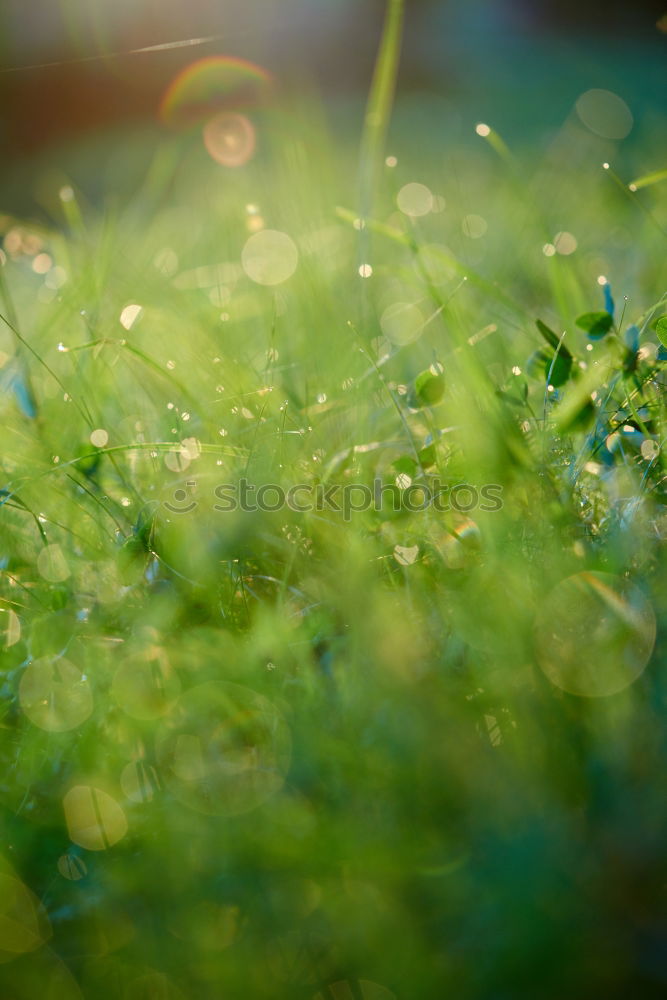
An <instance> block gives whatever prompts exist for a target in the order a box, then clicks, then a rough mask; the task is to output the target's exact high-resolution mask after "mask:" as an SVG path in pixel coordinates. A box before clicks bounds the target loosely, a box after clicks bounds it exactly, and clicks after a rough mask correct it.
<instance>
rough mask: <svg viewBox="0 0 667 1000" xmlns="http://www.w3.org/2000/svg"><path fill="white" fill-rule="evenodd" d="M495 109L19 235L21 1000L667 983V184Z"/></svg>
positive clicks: (13, 985) (81, 204) (12, 497)
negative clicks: (454, 136) (483, 116)
mask: <svg viewBox="0 0 667 1000" xmlns="http://www.w3.org/2000/svg"><path fill="white" fill-rule="evenodd" d="M474 124H475V123H474V122H471V123H470V134H471V137H472V139H471V142H470V143H467V142H466V143H463V144H462V145H461V146H460V147H456V148H451V147H447V148H444V146H443V148H441V149H435V148H434V146H437V140H436V139H434V137H433V135H432V134H429V135H423V136H422V133H421V132H420V130H419V128H418V127H417V126H415V128H414V129H404V128H402V127H400V118H399V127H397V128H396V129H395V130H394V132H393V134H392V135H391V140H390V143H391V144H390V148H389V152H390V153H391V154H395V157H396V161H394V160H390V161H388V163H387V164H386V165H383V166H382V165H381V169H380V172H379V175H378V181H377V184H376V187H375V190H374V193H373V199H374V209H373V217H372V218H369V219H367V220H365V222H364V223H361V222H359V221H358V220H356V217H355V215H356V213H355V209H354V204H355V198H356V194H355V191H356V187H355V166H354V159H355V154H354V150H353V149H352V148H351V146H350V144H348V143H347V141H345V142H341V141H340V137H339V136H338V135H337V133H336V132H335V131H334V130H332V129H331V128H330V127H329V124H328V123H327V122H326V120H325V119H324V116H323V115H322V114H321V113H320V112H319V110H318V109H317V107H315V106H313V104H311V103H309V102H304V106H303V107H299V106H298V105H296V104H295V105H294V106H293V107H291V109H290V112H289V113H287V112H279V111H274V112H272V113H268V114H266V115H265V116H264V117H263V118H258V121H257V127H258V130H259V135H260V138H261V144H260V149H261V151H260V155H259V156H258V158H257V159H256V160H255V161H254V162H253V163H251V164H249V165H248V166H247V167H245V168H243V170H240V171H234V170H224V169H221V168H220V167H219V166H217V165H216V164H213V163H212V162H208V161H207V160H206V158H205V153H204V151H203V148H202V147H201V146H200V142H199V137H198V136H185V137H177V138H175V139H173V140H171V141H169V142H164V143H162V144H160V145H159V146H158V147H156V148H155V150H154V155H153V159H152V164H151V167H150V170H149V171H148V173H147V175H146V179H145V183H144V185H143V187H142V188H141V189H140V190H139V191H137V192H136V193H135V195H134V197H132V198H130V199H120V198H117V199H115V200H114V197H113V192H110V196H109V198H108V200H107V202H106V203H105V207H104V209H103V210H101V211H97V210H95V209H93V208H91V207H90V206H88V205H87V204H86V199H85V194H84V193H83V190H82V189H81V187H80V186H79V185H78V184H77V183H76V181H75V180H72V179H69V180H68V179H61V180H60V181H59V182H58V183H55V184H53V183H52V182H49V183H52V186H49V184H48V183H46V182H45V185H44V190H43V199H44V204H45V206H46V207H47V208H48V209H49V210H50V211H51V213H52V216H53V225H51V226H44V227H41V228H38V227H35V226H31V225H30V224H27V223H25V222H22V221H21V220H19V219H15V218H12V217H10V216H5V217H3V220H2V231H3V238H4V243H3V245H4V256H3V266H2V269H1V270H0V274H1V276H2V298H3V305H2V313H3V317H4V323H3V329H2V331H1V333H0V350H1V351H2V355H1V356H0V361H1V362H2V374H3V376H5V375H6V376H7V377H6V378H4V381H3V394H2V397H1V406H2V419H3V431H4V436H3V448H2V453H1V457H0V463H1V468H2V488H3V489H2V496H1V498H0V499H1V501H2V519H1V520H0V557H1V558H2V569H1V571H0V605H1V607H0V625H1V626H2V629H3V632H2V647H3V648H2V652H1V653H0V669H1V671H2V672H1V675H0V677H1V682H2V695H3V697H2V719H1V727H0V756H1V759H2V762H3V764H4V767H3V768H2V778H1V779H0V806H1V813H0V816H1V823H2V834H3V836H2V843H3V847H2V857H3V859H4V860H3V863H2V869H1V871H0V963H2V964H0V982H1V983H2V987H3V989H2V993H3V996H8V997H12V998H21V1000H24V998H25V1000H27V998H29V997H30V998H32V997H34V996H38V995H40V996H42V995H44V996H47V997H50V998H51V997H52V998H53V1000H56V998H57V1000H63V998H64V1000H69V998H79V997H81V996H83V997H86V998H93V997H95V998H97V997H114V998H115V997H119V998H128V1000H129V998H132V1000H135V998H137V1000H138V998H141V1000H144V998H160V1000H163V998H169V1000H176V998H183V997H186V998H195V997H196V998H209V997H210V998H213V997H218V996H221V997H231V998H237V997H238V998H240V997H249V998H257V1000H261V998H267V1000H275V998H281V997H285V998H288V997H289V998H290V1000H292V998H301V997H303V998H304V1000H320V998H322V1000H324V998H326V1000H348V998H354V1000H360V998H363V1000H391V998H392V997H395V998H397V1000H403V998H406V1000H407V998H419V1000H422V998H423V1000H429V998H434V1000H435V998H441V997H443V996H446V995H449V994H450V993H451V994H452V995H453V994H454V993H455V994H456V996H457V997H460V998H464V1000H465V998H471V1000H472V998H491V997H493V998H498V1000H501V998H510V997H511V998H519V997H531V998H534V997H544V998H551V997H553V998H556V997H558V998H560V997H562V996H564V995H572V996H577V997H588V996H598V995H605V996H608V997H619V998H620V997H628V996H642V997H653V996H655V997H660V996H663V995H664V990H665V982H667V958H666V952H665V943H666V942H665V904H666V899H665V879H664V869H665V850H664V839H665V821H666V813H665V807H664V801H663V800H664V795H663V792H662V774H663V772H664V769H665V765H666V764H667V740H666V737H665V727H664V723H663V718H664V708H665V699H666V697H667V687H666V685H665V676H664V665H665V661H664V659H663V655H664V641H665V640H664V635H665V620H666V614H667V576H666V574H665V560H664V548H663V546H664V544H665V537H666V535H667V520H666V518H665V510H664V499H665V497H664V478H665V477H664V457H663V446H664V434H665V395H664V384H665V383H664V360H663V359H662V355H661V353H660V350H659V338H662V335H663V324H664V314H665V313H667V304H666V300H665V294H664V287H662V285H661V282H663V281H664V270H663V260H664V232H663V231H662V227H664V225H665V222H666V219H665V203H664V192H663V188H661V187H660V185H658V184H657V185H655V186H652V187H647V188H646V190H641V191H639V192H634V193H633V192H629V191H628V190H627V189H625V190H622V187H623V185H620V186H619V185H617V184H615V183H614V182H613V179H612V178H611V177H610V176H609V174H608V173H607V172H605V171H603V170H602V169H601V168H600V164H601V162H602V160H603V158H605V157H609V156H610V149H612V151H613V144H611V145H610V142H609V140H605V139H603V138H600V137H598V136H594V135H592V134H591V133H590V132H587V131H586V130H585V129H584V128H583V126H582V125H581V123H579V122H578V121H577V120H576V119H575V118H574V117H573V118H571V119H569V120H568V121H567V122H566V123H565V125H564V127H563V129H562V130H561V132H560V133H559V134H558V136H556V137H554V138H553V139H552V141H551V143H550V144H549V145H548V147H547V148H545V149H543V150H542V151H541V154H540V156H539V157H538V156H534V157H530V156H527V157H526V158H525V159H521V160H520V161H519V162H518V163H516V162H514V161H513V160H512V159H511V158H510V159H509V160H508V159H507V158H500V159H499V158H498V157H497V156H496V154H495V152H494V148H493V147H491V146H489V145H488V144H485V143H484V141H483V138H478V137H476V136H474ZM422 137H423V139H424V144H425V145H427V146H428V148H429V150H431V149H432V150H433V152H432V153H431V152H430V153H429V155H428V156H427V157H425V156H424V155H423V153H422V147H421V138H422ZM474 139H476V141H477V145H473V144H472V140H474ZM649 152H650V151H649ZM116 155H117V156H118V157H119V158H120V160H122V152H120V153H117V154H116ZM635 155H636V156H637V157H640V156H641V153H640V152H636V154H635ZM648 166H650V164H648V163H647V168H648ZM414 182H418V183H419V184H422V185H424V187H426V188H427V191H428V192H429V193H430V194H431V195H432V200H431V203H430V207H429V208H427V210H426V211H425V212H423V213H422V211H421V208H419V210H418V212H415V214H413V215H409V214H406V213H405V211H400V210H399V208H398V205H399V204H403V205H404V206H405V204H406V197H407V196H405V197H403V198H402V199H401V198H399V194H400V192H401V191H403V190H404V188H405V186H406V185H408V184H413V183H414ZM84 187H85V184H84ZM413 193H414V192H413ZM421 196H422V200H423V192H421ZM407 205H408V208H409V205H410V200H409V198H408V199H407ZM480 220H481V222H480ZM481 223H484V226H482V225H481ZM274 231H277V232H280V233H283V234H287V235H288V236H289V238H290V240H291V241H293V244H294V245H295V247H296V249H297V253H298V265H297V266H296V270H295V271H294V273H293V274H291V275H289V276H288V277H286V278H285V280H282V276H283V273H284V269H285V256H284V247H285V246H286V245H288V244H285V243H284V242H283V243H282V244H280V246H281V247H282V250H281V252H280V253H278V255H277V256H276V254H275V252H274V251H273V250H272V244H271V237H269V240H268V242H267V240H266V237H262V240H260V243H259V244H257V243H255V244H254V246H255V247H257V246H259V248H260V251H261V253H263V254H264V255H265V256H264V257H263V267H264V268H265V270H264V271H263V272H262V273H264V274H265V275H267V274H268V276H269V278H271V276H272V275H278V276H279V277H280V278H281V280H280V281H279V282H277V283H276V284H267V285H264V284H258V283H257V282H256V281H253V280H252V278H251V277H250V276H249V271H251V272H252V270H253V268H252V266H250V267H249V266H248V263H247V261H248V256H247V245H248V240H249V239H250V238H256V237H257V236H258V235H261V234H267V233H269V234H270V233H273V232H274ZM565 237H567V239H565ZM275 245H276V244H275V243H274V244H273V246H275ZM244 248H246V253H245V254H244ZM262 248H263V249H262ZM611 290H613V291H614V293H615V294H616V299H617V303H616V304H615V305H614V303H613V300H612V296H611ZM545 344H546V347H545ZM536 352H537V353H536ZM529 359H532V360H530V361H529ZM26 399H28V400H30V401H31V404H30V405H29V406H28V405H26V403H25V401H26ZM243 479H245V480H247V481H248V482H250V483H251V484H252V485H253V486H254V487H255V489H256V490H258V489H259V488H260V487H262V486H265V487H268V486H270V485H272V484H274V485H276V486H280V487H281V488H282V489H283V490H284V491H287V490H288V489H289V488H290V486H292V485H294V484H297V483H302V484H306V485H308V486H310V487H312V488H316V487H322V488H330V487H333V486H339V487H341V488H342V487H344V486H350V485H351V484H362V485H366V486H368V487H369V488H370V486H372V484H373V483H374V482H376V481H379V482H380V483H382V484H383V485H385V486H387V487H388V488H389V490H390V492H391V491H393V493H392V495H393V496H394V497H395V498H397V504H396V507H397V509H396V510H391V511H390V510H387V509H383V510H374V509H368V510H364V511H358V512H356V513H352V514H351V516H350V517H346V516H345V512H344V511H338V512H337V511H335V510H328V509H323V510H319V511H318V510H316V511H312V512H310V513H303V512H299V511H298V510H294V509H288V508H286V507H282V508H280V509H277V510H269V509H267V510H264V511H261V510H258V511H243V510H239V509H236V510H232V511H229V510H227V511H221V510H219V509H216V503H217V501H219V500H220V499H221V497H220V494H219V493H218V492H216V491H218V490H219V489H220V487H221V486H224V485H225V484H227V485H237V484H239V483H240V482H241V480H243ZM464 484H468V485H469V486H470V487H472V488H473V490H474V491H475V495H478V494H480V493H481V491H482V489H483V488H485V487H489V486H494V487H495V488H496V496H499V497H500V498H501V501H502V505H501V506H500V509H497V508H498V504H496V505H491V509H484V508H483V505H482V504H480V503H479V502H477V503H473V505H472V507H471V508H469V506H468V503H467V501H465V502H461V503H460V504H459V509H455V508H454V509H435V507H433V506H431V507H428V508H427V509H425V510H414V509H412V510H411V509H410V508H409V505H408V504H406V503H404V502H403V501H404V500H405V497H406V495H407V491H408V489H409V488H412V487H415V486H417V487H421V488H422V489H424V490H425V489H427V488H428V489H435V488H436V487H442V486H446V487H447V488H448V489H450V490H452V489H453V487H456V486H462V485H464ZM461 495H462V494H461Z"/></svg>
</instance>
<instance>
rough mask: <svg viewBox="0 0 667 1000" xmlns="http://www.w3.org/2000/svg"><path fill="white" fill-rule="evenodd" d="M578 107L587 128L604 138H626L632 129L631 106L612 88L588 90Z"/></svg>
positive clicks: (580, 99) (580, 98)
mask: <svg viewBox="0 0 667 1000" xmlns="http://www.w3.org/2000/svg"><path fill="white" fill-rule="evenodd" d="M576 109H577V114H578V115H579V118H580V119H581V121H582V122H583V123H584V125H585V126H586V128H589V129H590V130H591V132H595V134H596V135H599V136H601V137H602V138H603V139H625V137H626V136H627V135H629V134H630V132H631V131H632V126H633V118H632V112H631V111H630V108H629V107H628V106H627V104H626V103H625V101H624V100H623V99H622V98H621V97H619V96H618V95H617V94H613V93H612V92H611V90H598V89H594V90H587V91H586V92H585V93H584V94H582V95H581V97H579V98H578V100H577V103H576Z"/></svg>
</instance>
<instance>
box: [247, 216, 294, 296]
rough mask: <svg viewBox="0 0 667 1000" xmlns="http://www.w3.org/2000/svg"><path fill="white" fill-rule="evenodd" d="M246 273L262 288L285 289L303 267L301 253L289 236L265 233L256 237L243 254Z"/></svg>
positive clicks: (248, 243) (262, 232)
mask: <svg viewBox="0 0 667 1000" xmlns="http://www.w3.org/2000/svg"><path fill="white" fill-rule="evenodd" d="M241 263H242V264H243V270H244V271H245V273H246V274H247V275H248V277H249V278H250V279H251V280H252V281H254V282H256V284H258V285H281V284H282V283H283V282H284V281H287V279H288V278H291V277H292V275H293V274H294V272H295V271H296V269H297V265H298V263H299V251H298V250H297V248H296V244H295V243H294V240H293V239H292V238H291V237H290V236H288V235H287V233H281V232H278V231H277V230H276V229H263V230H262V231H261V232H259V233H254V235H253V236H251V237H250V239H249V240H248V241H247V243H246V244H245V246H244V247H243V251H242V253H241Z"/></svg>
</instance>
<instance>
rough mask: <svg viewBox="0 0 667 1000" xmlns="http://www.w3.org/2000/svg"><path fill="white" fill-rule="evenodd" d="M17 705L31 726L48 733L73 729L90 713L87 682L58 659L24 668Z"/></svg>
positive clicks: (36, 661)
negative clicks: (18, 703) (18, 704)
mask: <svg viewBox="0 0 667 1000" xmlns="http://www.w3.org/2000/svg"><path fill="white" fill-rule="evenodd" d="M19 702H20V705H21V709H22V710H23V712H24V713H25V715H26V716H27V717H28V719H29V720H30V721H31V722H32V724H33V725H34V726H37V728H38V729H43V730H45V731H46V732H48V733H64V732H68V731H69V730H70V729H76V728H77V726H80V725H81V724H82V723H83V722H85V721H86V719H87V718H88V717H89V716H90V715H91V713H92V711H93V694H92V690H91V686H90V682H89V681H88V679H87V678H86V677H85V676H84V675H83V674H82V673H81V671H80V670H79V668H78V667H76V666H75V665H74V664H73V663H70V661H69V660H67V659H65V657H62V656H61V657H51V656H43V657H41V658H40V659H37V660H33V662H32V663H29V664H28V666H27V667H26V668H25V670H24V671H23V674H22V675H21V680H20V682H19Z"/></svg>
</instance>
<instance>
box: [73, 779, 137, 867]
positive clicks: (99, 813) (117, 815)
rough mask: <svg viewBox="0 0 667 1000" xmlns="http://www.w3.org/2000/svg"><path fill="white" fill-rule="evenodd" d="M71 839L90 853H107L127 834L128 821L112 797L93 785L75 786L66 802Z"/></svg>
mask: <svg viewBox="0 0 667 1000" xmlns="http://www.w3.org/2000/svg"><path fill="white" fill-rule="evenodd" d="M63 810H64V813H65V821H66V823H67V832H68V833H69V837H70V840H71V841H72V843H74V844H78V845H79V847H84V848H85V849H86V850H88V851H105V850H107V849H108V848H109V847H112V846H113V845H114V844H116V843H118V841H119V840H122V839H123V837H124V836H125V834H126V833H127V819H126V817H125V813H124V812H123V810H122V808H121V807H120V806H119V804H118V803H117V802H116V800H115V799H114V798H113V796H112V795H109V793H108V792H105V791H104V790H103V789H101V788H96V787H94V786H93V785H74V787H73V788H70V790H69V791H68V792H67V794H66V795H65V797H64V799H63Z"/></svg>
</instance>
